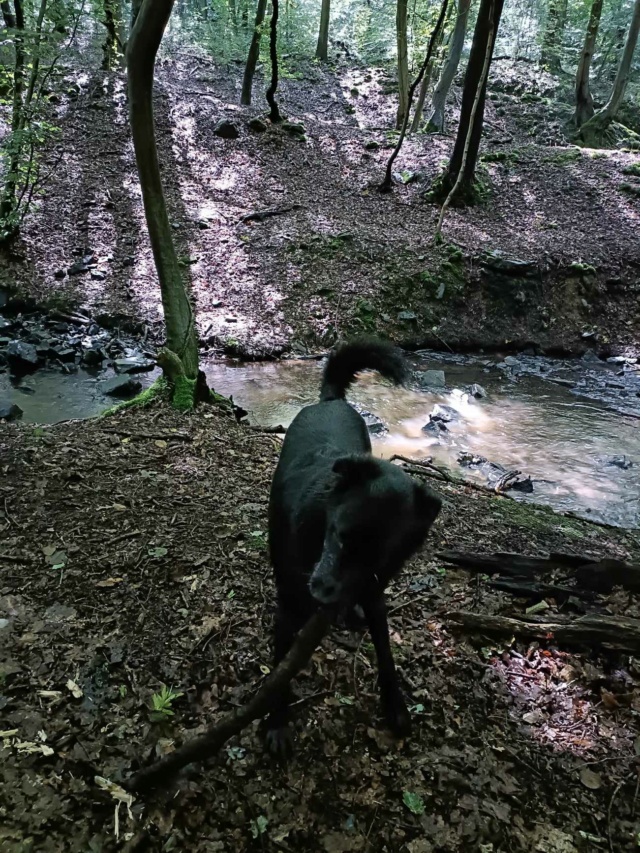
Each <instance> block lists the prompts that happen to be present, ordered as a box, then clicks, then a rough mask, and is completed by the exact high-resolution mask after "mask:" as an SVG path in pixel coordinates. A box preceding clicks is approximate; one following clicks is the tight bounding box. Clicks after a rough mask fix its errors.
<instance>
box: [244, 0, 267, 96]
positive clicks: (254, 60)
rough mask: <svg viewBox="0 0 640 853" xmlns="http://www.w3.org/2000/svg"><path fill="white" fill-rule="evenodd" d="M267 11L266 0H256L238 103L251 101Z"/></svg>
mask: <svg viewBox="0 0 640 853" xmlns="http://www.w3.org/2000/svg"><path fill="white" fill-rule="evenodd" d="M266 11H267V0H258V8H257V10H256V21H255V24H254V27H253V35H252V37H251V44H250V45H249V54H248V56H247V64H246V65H245V69H244V77H243V78H242V94H241V96H240V103H241V104H244V105H245V106H248V105H249V104H250V103H251V91H252V88H253V75H254V74H255V71H256V65H257V64H258V57H259V56H260V35H261V27H262V24H263V22H264V16H265V14H266Z"/></svg>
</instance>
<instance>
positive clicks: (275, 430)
mask: <svg viewBox="0 0 640 853" xmlns="http://www.w3.org/2000/svg"><path fill="white" fill-rule="evenodd" d="M249 429H252V430H253V431H254V432H263V433H266V434H267V435H282V434H284V433H285V432H286V431H287V428H286V427H285V426H282V424H278V425H277V426H260V425H259V424H249Z"/></svg>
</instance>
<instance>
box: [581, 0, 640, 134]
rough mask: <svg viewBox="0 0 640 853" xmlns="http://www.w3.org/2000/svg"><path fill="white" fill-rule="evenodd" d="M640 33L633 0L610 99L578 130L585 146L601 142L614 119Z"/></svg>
mask: <svg viewBox="0 0 640 853" xmlns="http://www.w3.org/2000/svg"><path fill="white" fill-rule="evenodd" d="M639 32H640V0H635V3H634V5H633V12H632V14H631V23H630V24H629V31H628V32H627V39H626V41H625V45H624V49H623V51H622V56H621V57H620V64H619V65H618V72H617V74H616V79H615V81H614V83H613V90H612V92H611V97H610V98H609V100H608V101H607V103H606V104H605V105H604V107H603V108H602V109H601V110H598V112H597V113H595V114H594V115H593V116H592V117H591V118H590V119H589V120H588V121H586V122H585V123H584V124H583V125H582V127H581V128H580V137H581V139H582V141H583V142H585V143H586V144H587V145H593V146H596V145H598V144H600V143H601V142H602V140H603V136H604V135H605V134H606V132H607V130H608V128H609V125H610V124H611V122H612V121H613V120H614V119H615V117H616V115H617V113H618V110H619V108H620V104H621V103H622V99H623V98H624V94H625V92H626V89H627V84H628V83H629V77H630V75H631V61H632V60H633V54H634V51H635V49H636V45H637V44H638V33H639Z"/></svg>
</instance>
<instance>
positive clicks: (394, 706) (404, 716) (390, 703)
mask: <svg viewBox="0 0 640 853" xmlns="http://www.w3.org/2000/svg"><path fill="white" fill-rule="evenodd" d="M362 607H363V609H364V613H365V616H366V617H367V622H368V625H369V631H370V632H371V639H372V640H373V645H374V647H375V650H376V656H377V658H378V682H379V685H380V698H381V700H382V708H383V711H384V715H385V718H386V720H387V723H388V725H389V728H390V729H391V731H392V732H393V734H394V735H396V736H397V737H405V736H406V735H408V734H409V733H410V731H411V716H410V714H409V711H408V710H407V706H406V703H405V701H404V697H403V695H402V690H401V689H400V683H399V681H398V674H397V672H396V667H395V663H394V661H393V655H392V653H391V645H390V643H389V624H388V622H387V609H386V603H385V600H384V597H383V596H380V597H379V598H375V599H371V600H369V601H367V602H363V604H362Z"/></svg>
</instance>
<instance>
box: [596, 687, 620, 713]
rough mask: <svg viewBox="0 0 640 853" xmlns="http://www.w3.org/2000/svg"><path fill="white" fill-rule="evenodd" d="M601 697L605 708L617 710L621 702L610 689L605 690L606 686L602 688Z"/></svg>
mask: <svg viewBox="0 0 640 853" xmlns="http://www.w3.org/2000/svg"><path fill="white" fill-rule="evenodd" d="M600 698H601V699H602V704H603V705H604V707H605V708H608V709H609V711H615V710H616V708H619V707H620V703H619V702H618V700H617V699H616V697H615V696H614V695H613V693H611V692H610V691H609V690H605V689H604V687H601V688H600Z"/></svg>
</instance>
